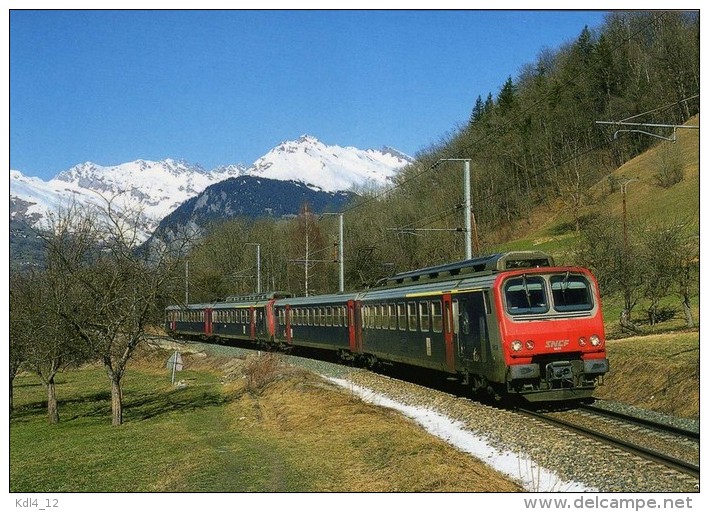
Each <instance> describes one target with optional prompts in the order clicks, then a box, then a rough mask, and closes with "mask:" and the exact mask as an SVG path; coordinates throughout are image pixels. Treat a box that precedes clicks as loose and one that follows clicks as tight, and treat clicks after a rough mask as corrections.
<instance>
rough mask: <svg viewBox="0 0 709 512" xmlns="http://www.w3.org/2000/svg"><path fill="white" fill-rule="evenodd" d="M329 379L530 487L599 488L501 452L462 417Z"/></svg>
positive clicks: (560, 489)
mask: <svg viewBox="0 0 709 512" xmlns="http://www.w3.org/2000/svg"><path fill="white" fill-rule="evenodd" d="M329 380H331V381H332V382H334V383H335V384H337V385H339V386H342V387H343V388H347V389H348V390H350V391H352V392H353V393H355V394H357V395H358V396H360V397H361V398H362V399H363V400H364V401H366V402H369V403H372V404H374V405H379V406H382V407H387V408H389V409H394V410H397V411H399V412H401V413H403V414H405V415H406V416H408V417H409V418H411V419H413V420H414V421H416V422H417V423H419V424H420V425H422V426H423V427H424V428H425V429H426V431H427V432H429V433H431V434H433V435H434V436H436V437H439V438H441V439H443V440H445V441H446V442H448V443H450V444H451V445H453V446H455V447H456V448H458V449H459V450H461V451H464V452H465V453H469V454H471V455H473V456H475V457H477V458H478V459H480V460H481V461H484V462H485V463H486V464H488V465H489V466H491V467H492V468H494V469H496V470H497V471H499V472H500V473H503V474H505V475H507V476H509V477H510V478H511V479H513V480H515V481H517V482H519V483H520V485H521V486H522V487H524V489H525V490H527V491H533V492H598V489H596V488H593V487H588V486H586V485H585V484H583V483H581V482H569V481H563V480H561V479H560V478H559V476H558V475H557V474H556V473H554V472H552V471H549V470H547V469H544V468H541V467H539V466H538V465H537V464H535V463H534V461H532V460H531V459H529V458H528V457H527V456H526V455H525V454H524V453H513V452H508V451H506V452H500V451H499V450H497V449H496V448H494V447H492V446H491V445H490V444H489V443H488V442H487V441H486V440H485V439H483V438H481V437H479V436H476V435H475V434H473V433H472V432H470V431H469V430H466V429H465V427H464V426H463V424H462V423H460V422H459V421H455V420H452V419H450V418H448V417H446V416H444V415H442V414H439V413H437V412H435V411H432V410H429V409H424V408H422V407H413V406H410V405H405V404H402V403H400V402H396V401H395V400H392V399H390V398H387V397H385V396H384V395H380V394H377V393H375V392H374V391H372V390H370V389H367V388H364V387H361V386H357V385H356V384H353V383H351V382H349V381H347V380H345V379H334V378H329Z"/></svg>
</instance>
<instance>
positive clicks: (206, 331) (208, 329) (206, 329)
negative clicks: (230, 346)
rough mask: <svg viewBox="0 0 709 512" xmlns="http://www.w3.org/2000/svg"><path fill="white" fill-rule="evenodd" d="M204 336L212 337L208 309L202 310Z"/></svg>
mask: <svg viewBox="0 0 709 512" xmlns="http://www.w3.org/2000/svg"><path fill="white" fill-rule="evenodd" d="M204 334H206V335H207V336H211V335H212V310H211V309H210V308H206V309H205V310H204Z"/></svg>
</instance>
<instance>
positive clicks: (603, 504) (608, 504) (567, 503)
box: [524, 496, 692, 511]
mask: <svg viewBox="0 0 709 512" xmlns="http://www.w3.org/2000/svg"><path fill="white" fill-rule="evenodd" d="M524 508H525V509H540V510H545V509H550V510H563V509H578V510H583V509H588V510H599V509H600V510H606V509H609V510H635V511H638V510H645V509H667V510H675V509H691V508H692V498H690V497H685V498H646V497H642V498H628V497H622V498H613V497H604V496H593V497H579V498H575V499H568V498H524Z"/></svg>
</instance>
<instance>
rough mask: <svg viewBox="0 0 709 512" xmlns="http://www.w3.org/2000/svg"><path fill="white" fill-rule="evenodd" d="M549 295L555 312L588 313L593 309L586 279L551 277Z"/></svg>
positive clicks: (567, 274) (568, 275) (569, 276)
mask: <svg viewBox="0 0 709 512" xmlns="http://www.w3.org/2000/svg"><path fill="white" fill-rule="evenodd" d="M549 281H550V282H551V294H552V298H553V299H554V309H555V310H556V311H588V310H590V309H593V300H592V298H591V290H590V286H589V284H588V281H586V278H584V277H583V276H580V275H575V276H572V275H570V274H569V273H568V272H567V273H566V274H564V275H559V276H551V279H550V280H549Z"/></svg>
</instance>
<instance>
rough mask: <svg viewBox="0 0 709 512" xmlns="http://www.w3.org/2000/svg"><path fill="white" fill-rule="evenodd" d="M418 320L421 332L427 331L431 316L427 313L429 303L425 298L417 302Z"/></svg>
mask: <svg viewBox="0 0 709 512" xmlns="http://www.w3.org/2000/svg"><path fill="white" fill-rule="evenodd" d="M419 320H420V322H419V323H420V324H421V330H422V331H423V332H428V330H429V329H430V327H431V317H430V314H429V304H428V301H427V300H425V301H422V302H419Z"/></svg>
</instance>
